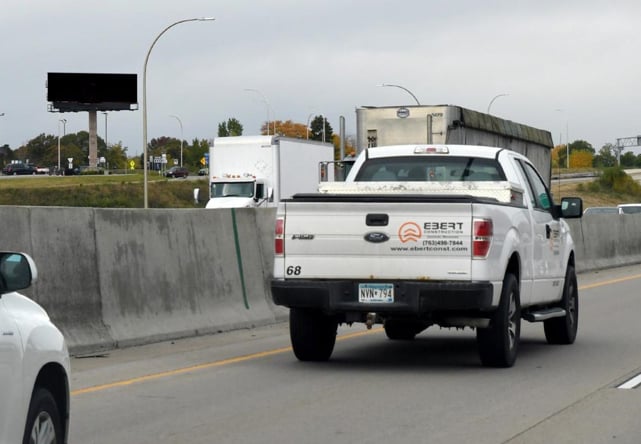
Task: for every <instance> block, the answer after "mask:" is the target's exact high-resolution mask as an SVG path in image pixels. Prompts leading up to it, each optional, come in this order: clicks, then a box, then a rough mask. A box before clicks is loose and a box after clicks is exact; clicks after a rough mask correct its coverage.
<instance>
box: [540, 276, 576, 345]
mask: <svg viewBox="0 0 641 444" xmlns="http://www.w3.org/2000/svg"><path fill="white" fill-rule="evenodd" d="M561 308H563V309H565V316H563V317H561V318H552V319H548V320H547V321H544V323H543V329H544V330H545V339H547V341H548V344H572V343H573V342H574V340H575V339H576V332H577V330H578V328H579V290H578V288H577V283H576V272H575V271H574V267H573V266H572V265H568V269H567V271H566V272H565V283H564V284H563V298H562V299H561Z"/></svg>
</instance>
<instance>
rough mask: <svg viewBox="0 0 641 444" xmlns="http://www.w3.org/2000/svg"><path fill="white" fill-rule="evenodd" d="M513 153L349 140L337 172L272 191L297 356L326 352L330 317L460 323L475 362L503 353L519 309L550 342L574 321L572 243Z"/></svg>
mask: <svg viewBox="0 0 641 444" xmlns="http://www.w3.org/2000/svg"><path fill="white" fill-rule="evenodd" d="M582 206H583V203H582V201H581V199H579V198H564V199H562V200H561V204H560V205H554V204H553V201H552V196H551V194H550V191H549V190H548V189H547V187H546V186H545V183H544V181H543V180H542V179H541V177H540V175H539V174H538V172H537V171H536V169H535V168H534V167H533V166H532V163H531V162H530V161H529V160H528V159H527V158H526V157H525V156H523V155H520V154H518V153H516V152H514V151H510V150H507V149H501V148H492V147H480V146H457V145H449V146H448V145H399V146H389V147H376V148H369V149H366V150H364V151H363V152H361V154H360V155H359V157H358V158H357V159H356V162H355V164H354V166H353V168H352V170H351V172H350V174H349V176H348V177H347V180H346V181H345V182H343V183H328V184H321V186H320V188H319V193H316V194H298V195H295V196H293V197H292V198H291V199H287V200H284V201H282V202H281V203H280V205H279V208H278V212H277V216H276V228H275V262H274V277H273V280H272V284H271V289H272V297H273V300H274V302H275V303H276V304H278V305H283V306H286V307H289V308H290V334H291V341H292V346H293V350H294V354H295V355H296V357H297V358H298V359H300V360H303V361H324V360H328V359H329V358H330V356H331V354H332V351H333V349H334V344H335V340H336V332H337V327H338V325H339V324H340V323H347V324H351V323H354V322H364V323H366V324H367V326H368V327H371V326H372V325H373V324H379V323H382V324H383V327H384V329H385V332H386V334H387V336H388V338H389V339H403V340H410V339H414V337H415V336H416V335H417V334H418V333H420V332H421V331H423V330H424V329H426V328H427V327H429V326H431V325H440V326H443V327H455V328H461V327H472V328H475V329H476V332H477V334H476V337H477V344H478V350H479V355H480V358H481V362H482V364H483V365H486V366H496V367H509V366H512V365H513V364H514V362H515V360H516V356H517V352H518V348H519V337H520V329H521V319H526V320H528V321H531V322H537V321H542V322H543V324H544V329H545V336H546V338H547V341H548V342H549V343H554V344H571V343H573V342H574V340H575V338H576V334H577V327H578V308H579V305H578V303H579V301H578V291H577V281H576V274H575V256H574V243H573V241H572V236H571V234H570V231H569V228H568V225H567V223H566V222H565V221H564V220H563V218H576V217H581V214H582Z"/></svg>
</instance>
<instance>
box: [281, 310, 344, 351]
mask: <svg viewBox="0 0 641 444" xmlns="http://www.w3.org/2000/svg"><path fill="white" fill-rule="evenodd" d="M337 329H338V321H337V320H336V319H335V318H333V317H331V316H327V315H325V314H323V313H322V312H321V311H319V310H308V309H303V308H291V309H290V310H289V335H290V338H291V341H292V348H293V349H294V355H296V357H297V358H298V360H300V361H327V360H328V359H329V357H330V356H331V355H332V351H334V344H335V343H336V331H337Z"/></svg>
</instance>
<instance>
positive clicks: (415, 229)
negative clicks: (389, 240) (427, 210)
mask: <svg viewBox="0 0 641 444" xmlns="http://www.w3.org/2000/svg"><path fill="white" fill-rule="evenodd" d="M422 234H423V233H422V231H421V227H420V226H419V225H418V224H417V223H416V222H405V223H404V224H403V225H401V226H400V227H399V229H398V238H399V239H400V241H401V242H402V243H406V242H417V241H418V240H419V239H420V238H421V235H422Z"/></svg>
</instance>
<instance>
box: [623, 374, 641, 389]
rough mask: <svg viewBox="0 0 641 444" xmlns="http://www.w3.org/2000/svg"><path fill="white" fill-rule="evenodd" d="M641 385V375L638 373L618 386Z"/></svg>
mask: <svg viewBox="0 0 641 444" xmlns="http://www.w3.org/2000/svg"><path fill="white" fill-rule="evenodd" d="M639 385H641V375H637V376H635V377H634V378H632V379H629V380H627V381H626V382H624V383H623V384H621V385H620V386H618V387H617V388H620V389H633V388H636V387H637V386H639Z"/></svg>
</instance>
